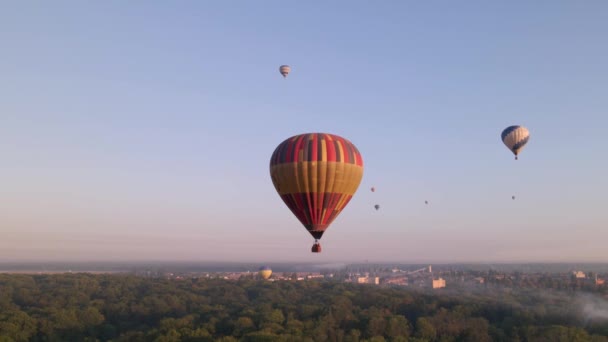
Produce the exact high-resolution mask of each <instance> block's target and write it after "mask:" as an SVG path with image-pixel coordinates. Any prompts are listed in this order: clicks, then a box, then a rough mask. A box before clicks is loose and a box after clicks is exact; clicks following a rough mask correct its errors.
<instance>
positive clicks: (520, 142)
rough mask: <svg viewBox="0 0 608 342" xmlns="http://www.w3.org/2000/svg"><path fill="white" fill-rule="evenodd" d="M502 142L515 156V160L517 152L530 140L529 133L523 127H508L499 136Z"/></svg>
mask: <svg viewBox="0 0 608 342" xmlns="http://www.w3.org/2000/svg"><path fill="white" fill-rule="evenodd" d="M500 138H501V139H502V142H503V143H504V144H505V146H507V148H508V149H509V150H511V152H513V154H514V155H515V160H517V156H518V155H519V152H520V151H521V150H522V149H523V148H524V146H526V144H527V143H528V140H530V132H529V131H528V129H527V128H525V127H523V126H509V127H507V128H505V129H504V130H503V131H502V133H501V134H500Z"/></svg>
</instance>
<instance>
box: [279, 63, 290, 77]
mask: <svg viewBox="0 0 608 342" xmlns="http://www.w3.org/2000/svg"><path fill="white" fill-rule="evenodd" d="M279 72H280V73H281V75H283V77H287V75H289V73H290V72H291V67H290V66H289V65H281V66H280V67H279Z"/></svg>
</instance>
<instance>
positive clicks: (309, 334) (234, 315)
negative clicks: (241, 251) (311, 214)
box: [0, 274, 608, 342]
mask: <svg viewBox="0 0 608 342" xmlns="http://www.w3.org/2000/svg"><path fill="white" fill-rule="evenodd" d="M576 300H577V299H576V298H574V297H568V296H564V295H561V294H547V293H540V292H521V293H513V292H507V291H500V292H497V291H495V292H492V291H487V292H481V293H475V294H473V293H467V294H465V293H458V292H456V293H450V292H449V291H447V292H445V291H437V292H432V293H430V292H424V291H416V290H412V289H407V288H406V289H404V288H380V287H377V286H373V285H356V284H345V283H338V282H327V281H280V282H269V281H257V280H252V279H243V280H240V281H226V280H221V279H188V280H167V279H150V278H142V277H136V276H132V275H91V274H65V275H6V274H5V275H0V342H6V341H159V342H160V341H164V342H166V341H224V342H228V341H374V342H376V341H418V342H420V341H442V342H444V341H446V342H447V341H475V342H483V341H522V342H523V341H568V342H577V341H608V337H606V336H608V323H606V321H601V320H599V321H598V320H594V319H593V317H591V316H588V315H587V316H586V315H585V311H584V310H583V311H581V308H580V307H579V306H580V305H577V304H576ZM600 316H601V315H600Z"/></svg>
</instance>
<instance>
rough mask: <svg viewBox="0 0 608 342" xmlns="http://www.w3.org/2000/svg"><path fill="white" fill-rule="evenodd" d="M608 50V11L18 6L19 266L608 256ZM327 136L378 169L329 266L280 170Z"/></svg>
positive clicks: (3, 124) (8, 84) (9, 72)
mask: <svg viewBox="0 0 608 342" xmlns="http://www.w3.org/2000/svg"><path fill="white" fill-rule="evenodd" d="M606 37H608V2H606V1H600V0H595V1H593V0H592V1H584V2H583V1H535V2H530V1H493V2H488V1H464V2H454V1H425V2H418V1H382V2H373V3H372V2H369V1H332V2H326V1H306V2H304V1H299V2H296V1H263V2H257V1H255V2H254V1H239V2H237V1H179V2H150V1H130V2H124V1H100V2H90V1H89V2H82V1H54V2H45V1H13V2H5V3H3V4H2V5H0V260H30V259H42V260H56V259H69V260H118V259H137V260H139V259H166V260H246V261H257V260H259V261H260V262H263V261H273V260H281V261H291V260H294V261H314V262H316V261H318V262H333V261H361V260H365V259H368V260H370V261H389V260H390V261H401V262H427V261H428V262H459V261H480V262H485V261H608V260H607V253H606V250H607V248H608V210H607V208H606V206H607V204H608V181H607V175H608V137H607V136H606V133H605V131H606V127H607V126H608V115H607V112H606V109H607V108H608V87H607V80H608V44H607V43H606V42H607V40H606ZM281 64H289V65H291V66H292V73H291V74H290V75H289V76H288V78H287V79H283V78H282V77H281V75H280V74H279V72H278V67H279V66H280V65H281ZM512 124H519V125H524V126H526V127H527V128H529V130H530V132H531V139H530V142H529V143H528V145H527V146H526V147H525V149H524V150H523V152H522V154H521V157H520V160H519V161H517V162H516V161H514V160H513V155H512V154H511V153H510V152H509V151H508V150H507V148H506V147H505V146H504V145H503V144H502V142H501V141H500V133H501V131H502V129H504V128H505V127H507V126H509V125H512ZM311 131H320V132H328V133H334V134H338V135H341V136H344V137H345V138H347V139H349V140H351V141H352V142H353V143H354V144H355V145H356V146H357V147H358V148H359V150H360V151H361V153H362V155H363V158H364V162H365V173H364V177H363V181H362V184H361V187H360V188H359V191H358V192H357V194H356V195H355V197H354V198H353V200H352V201H351V203H350V204H349V206H348V207H347V208H346V209H345V210H344V211H343V213H342V214H341V216H340V217H338V219H337V220H336V221H334V223H333V224H332V226H331V227H330V228H329V230H328V231H327V233H326V234H325V235H324V236H323V239H322V240H321V242H322V244H323V247H324V251H323V253H321V254H318V255H316V254H312V253H310V246H311V245H312V242H313V239H312V237H310V235H309V234H308V233H307V232H306V231H305V229H304V228H303V227H302V226H301V224H300V223H299V221H297V219H296V218H295V217H294V216H293V215H292V214H291V212H290V211H289V210H288V209H287V207H286V206H285V205H284V204H283V202H282V201H281V200H280V198H279V196H278V195H277V194H276V192H275V190H274V187H273V186H272V183H271V180H270V176H269V170H268V163H269V158H270V155H271V154H272V152H273V150H274V148H275V147H276V145H278V144H279V143H280V142H281V141H283V139H285V138H287V137H289V136H291V135H294V134H298V133H305V132H311ZM371 186H375V187H376V189H377V191H376V192H375V193H371V192H370V191H369V188H370V187H371ZM512 195H515V196H517V198H516V200H515V201H513V200H511V196H512ZM425 200H428V201H429V202H430V204H429V205H428V206H425V205H424V201H425ZM376 203H378V204H380V205H381V209H380V211H377V212H376V211H375V210H374V209H373V205H374V204H376Z"/></svg>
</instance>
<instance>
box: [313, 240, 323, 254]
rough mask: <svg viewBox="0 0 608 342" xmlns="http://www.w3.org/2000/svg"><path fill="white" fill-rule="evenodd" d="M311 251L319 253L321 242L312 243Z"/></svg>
mask: <svg viewBox="0 0 608 342" xmlns="http://www.w3.org/2000/svg"><path fill="white" fill-rule="evenodd" d="M311 251H312V252H313V253H321V244H320V243H318V242H317V243H315V244H314V245H312V248H311Z"/></svg>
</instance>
